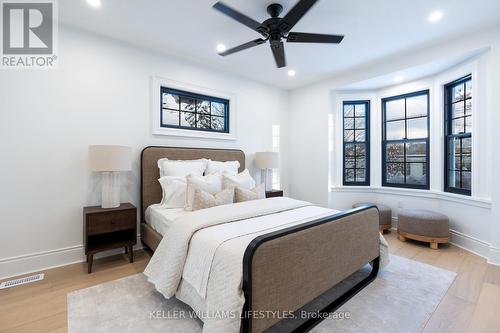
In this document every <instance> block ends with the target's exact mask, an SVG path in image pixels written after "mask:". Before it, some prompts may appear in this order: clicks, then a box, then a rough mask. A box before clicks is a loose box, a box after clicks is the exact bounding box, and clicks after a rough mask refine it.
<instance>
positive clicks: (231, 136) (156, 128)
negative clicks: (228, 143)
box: [150, 76, 237, 141]
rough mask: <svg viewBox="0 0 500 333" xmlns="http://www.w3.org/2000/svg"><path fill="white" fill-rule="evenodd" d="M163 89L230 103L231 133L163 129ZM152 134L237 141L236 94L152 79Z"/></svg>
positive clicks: (178, 82) (159, 78)
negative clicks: (161, 113) (161, 118)
mask: <svg viewBox="0 0 500 333" xmlns="http://www.w3.org/2000/svg"><path fill="white" fill-rule="evenodd" d="M161 87H167V88H170V89H174V90H181V91H186V92H192V93H194V94H200V95H207V96H213V97H215V98H220V99H225V100H228V101H229V114H228V117H229V132H228V133H224V132H215V131H203V130H196V129H185V128H174V127H162V126H161V120H160V113H159V110H161V93H160V90H161ZM150 103H151V105H150V109H151V110H150V115H151V134H152V135H154V136H156V135H158V136H174V137H187V138H201V139H211V140H233V141H234V140H237V132H236V127H237V119H236V118H237V112H236V105H237V99H236V94H234V93H231V92H224V91H219V90H215V89H211V88H207V87H202V86H197V85H193V84H190V83H185V82H180V81H175V80H170V79H166V78H162V77H158V76H152V77H151V102H150Z"/></svg>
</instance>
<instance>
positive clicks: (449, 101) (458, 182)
mask: <svg viewBox="0 0 500 333" xmlns="http://www.w3.org/2000/svg"><path fill="white" fill-rule="evenodd" d="M471 80H472V76H471V75H468V76H466V77H463V78H461V79H458V80H456V81H454V82H451V83H449V84H447V85H445V134H446V138H445V144H446V146H445V153H446V157H445V173H446V178H445V189H444V190H445V191H447V192H454V193H458V194H464V195H471V190H470V189H467V188H464V186H465V180H464V174H465V172H466V171H465V170H464V161H465V158H464V155H465V153H464V141H465V140H466V139H471V138H472V133H471V132H467V118H469V117H470V118H471V119H472V115H470V116H468V115H467V108H466V107H467V101H468V100H471V99H472V98H473V96H472V95H471V96H470V97H467V90H466V89H467V82H469V81H471ZM456 87H461V88H462V89H463V97H462V98H461V99H460V100H458V101H454V95H453V89H454V88H456ZM458 103H462V105H463V115H462V116H460V117H456V118H454V117H453V105H455V104H458ZM454 120H462V121H463V125H462V126H463V127H462V131H460V133H457V134H453V127H452V125H453V124H452V122H453V121H454ZM452 143H456V144H460V148H459V149H458V154H456V148H455V147H452ZM451 148H453V151H451ZM470 149H472V146H471V148H470ZM457 155H458V156H457ZM467 155H468V156H470V158H471V160H472V151H471V153H470V154H467ZM456 162H458V163H459V168H456V165H455V163H456ZM452 163H453V165H452ZM452 167H453V168H452ZM450 172H453V176H454V178H455V183H454V184H451V183H450ZM467 172H470V170H467ZM457 176H458V179H457Z"/></svg>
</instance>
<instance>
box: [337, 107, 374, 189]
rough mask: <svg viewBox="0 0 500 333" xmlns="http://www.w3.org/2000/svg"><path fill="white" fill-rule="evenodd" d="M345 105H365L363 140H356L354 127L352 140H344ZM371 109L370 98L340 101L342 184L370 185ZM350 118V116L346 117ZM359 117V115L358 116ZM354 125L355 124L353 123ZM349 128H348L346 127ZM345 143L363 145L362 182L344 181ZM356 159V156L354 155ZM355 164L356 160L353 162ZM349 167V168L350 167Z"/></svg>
mask: <svg viewBox="0 0 500 333" xmlns="http://www.w3.org/2000/svg"><path fill="white" fill-rule="evenodd" d="M346 105H354V106H355V105H365V116H364V117H363V118H365V126H364V131H365V141H364V142H359V143H358V142H356V141H355V140H356V130H355V129H354V141H352V142H350V141H345V136H344V134H345V131H346V128H345V112H344V108H345V106H346ZM370 111H371V105H370V100H346V101H343V102H342V184H343V186H370V113H371V112H370ZM355 112H356V110H354V117H352V119H354V124H355V123H356V113H355ZM348 118H351V117H348ZM360 118H361V117H360ZM354 126H355V125H354ZM347 130H349V129H347ZM347 144H354V145H356V144H363V145H365V159H366V162H365V168H364V169H365V181H364V182H357V181H354V182H348V181H346V176H345V170H346V158H345V152H346V145H347ZM355 160H356V157H355ZM354 163H355V165H356V162H354ZM350 169H351V168H350ZM354 179H356V166H355V167H354Z"/></svg>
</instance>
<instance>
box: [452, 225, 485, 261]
mask: <svg viewBox="0 0 500 333" xmlns="http://www.w3.org/2000/svg"><path fill="white" fill-rule="evenodd" d="M450 232H451V243H452V244H453V245H456V246H458V247H460V248H462V249H464V250H467V251H469V252H472V253H474V254H476V255H478V256H480V257H483V258H486V259H489V252H490V244H489V243H487V242H485V241H483V240H480V239H477V238H475V237H472V236H469V235H466V234H464V233H461V232H459V231H456V230H450Z"/></svg>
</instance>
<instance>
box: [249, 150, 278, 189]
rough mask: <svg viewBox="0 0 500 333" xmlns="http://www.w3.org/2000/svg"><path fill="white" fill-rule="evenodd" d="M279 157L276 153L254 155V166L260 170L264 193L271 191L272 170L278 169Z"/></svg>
mask: <svg viewBox="0 0 500 333" xmlns="http://www.w3.org/2000/svg"><path fill="white" fill-rule="evenodd" d="M279 162H280V157H279V153H276V152H257V153H255V166H256V167H258V168H259V169H261V176H260V180H261V182H262V183H265V184H266V191H271V190H272V185H273V184H272V177H273V170H272V169H275V168H277V167H279V164H280V163H279Z"/></svg>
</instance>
